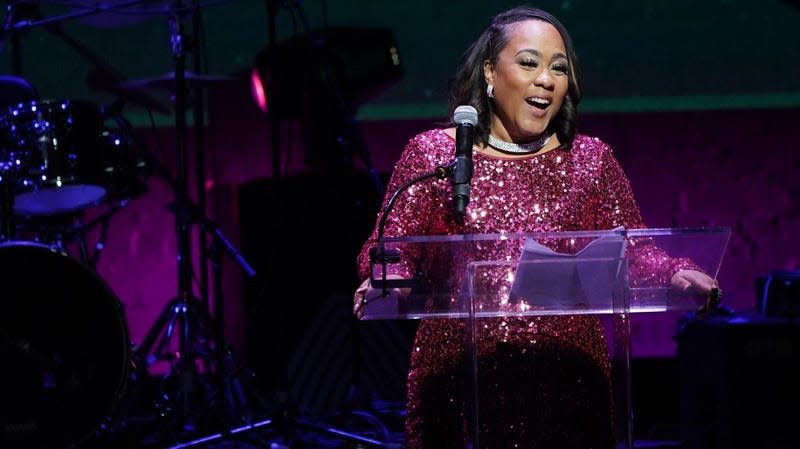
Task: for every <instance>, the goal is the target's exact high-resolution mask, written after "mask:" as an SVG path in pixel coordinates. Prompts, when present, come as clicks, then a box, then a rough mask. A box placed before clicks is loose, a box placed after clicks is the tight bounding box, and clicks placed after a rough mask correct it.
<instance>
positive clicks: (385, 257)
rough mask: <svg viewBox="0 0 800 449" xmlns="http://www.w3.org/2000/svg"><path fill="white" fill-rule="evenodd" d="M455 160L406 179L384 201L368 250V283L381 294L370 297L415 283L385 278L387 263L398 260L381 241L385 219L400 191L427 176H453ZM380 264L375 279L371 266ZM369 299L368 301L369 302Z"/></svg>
mask: <svg viewBox="0 0 800 449" xmlns="http://www.w3.org/2000/svg"><path fill="white" fill-rule="evenodd" d="M455 166H456V161H455V160H454V161H453V162H451V163H450V164H448V165H446V166H445V165H439V166H437V167H436V169H435V170H434V171H432V172H430V173H425V174H423V175H420V176H417V177H416V178H414V179H412V180H410V181H407V182H406V183H405V184H403V185H401V186H400V187H398V188H397V190H395V191H394V193H393V194H392V196H391V197H390V198H389V201H387V202H386V206H385V207H384V208H383V211H382V212H381V219H380V221H379V222H378V238H377V239H378V246H377V247H375V248H372V249H371V250H370V255H369V256H370V275H369V277H370V284H371V285H372V286H373V287H380V288H381V295H380V296H378V297H376V298H374V299H372V300H371V301H374V300H375V299H379V298H384V297H386V296H388V295H389V289H390V288H405V287H413V286H414V285H416V280H414V279H392V280H388V279H386V276H387V265H388V264H390V263H397V262H399V261H400V254H399V252H398V251H397V250H387V249H386V247H385V246H384V242H383V233H384V228H385V227H386V220H387V219H388V218H389V212H391V211H392V208H393V207H394V203H395V202H396V201H397V198H398V197H399V196H400V193H402V192H404V191H406V190H407V189H408V188H409V187H411V186H413V185H414V184H416V183H418V182H420V181H423V180H425V179H429V178H433V177H435V178H437V179H445V178H447V177H450V176H453V172H454V170H455ZM376 263H380V264H381V277H380V279H376V278H375V276H374V274H375V270H373V269H372V267H373V266H374V265H375V264H376ZM371 301H370V302H371Z"/></svg>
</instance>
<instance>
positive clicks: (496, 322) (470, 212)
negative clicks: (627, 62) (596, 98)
mask: <svg viewBox="0 0 800 449" xmlns="http://www.w3.org/2000/svg"><path fill="white" fill-rule="evenodd" d="M454 145H455V141H454V139H453V138H451V137H450V136H448V135H447V134H446V133H445V132H444V131H443V130H439V129H433V130H428V131H425V132H422V133H420V134H418V135H417V136H415V137H413V138H412V139H411V140H410V141H409V142H408V144H407V145H406V147H405V149H404V151H403V153H402V154H401V156H400V159H399V160H398V162H397V164H396V167H395V170H394V172H393V173H392V177H391V179H390V181H389V185H388V186H387V187H388V188H387V192H389V194H391V193H393V192H394V191H395V190H396V189H397V188H398V187H399V186H401V185H403V184H404V183H406V182H407V181H409V180H411V179H413V178H415V177H417V176H420V175H423V174H425V173H430V172H433V171H434V170H435V168H436V167H437V166H441V165H446V164H447V163H449V162H450V161H452V160H453V158H454ZM473 162H474V174H473V177H472V181H471V192H470V203H469V205H468V208H467V214H466V216H465V217H464V218H463V219H459V218H457V217H456V216H455V215H454V214H453V213H452V212H451V211H452V190H451V185H450V180H448V179H445V180H439V179H435V178H434V179H428V180H425V181H422V182H420V183H418V184H416V185H414V187H412V188H411V189H409V190H408V191H406V192H405V193H402V194H401V195H400V196H399V197H398V199H397V202H396V203H395V206H394V208H393V210H392V212H391V214H390V215H389V218H388V220H387V224H386V228H385V232H384V235H385V236H413V235H442V234H469V233H499V232H506V233H515V232H540V231H578V230H607V229H612V228H616V227H618V226H625V227H626V228H641V227H644V225H643V223H642V219H641V214H640V212H639V209H638V206H637V205H636V202H635V200H634V196H633V193H632V191H631V188H630V184H629V181H628V179H627V178H626V176H625V174H624V172H623V170H622V168H621V166H620V165H619V163H618V161H617V160H616V159H615V158H614V155H613V154H612V151H611V149H610V147H609V146H608V145H607V144H605V143H604V142H602V141H601V140H599V139H597V138H593V137H588V136H584V135H578V136H577V137H576V138H575V141H574V144H573V146H572V148H569V149H566V148H558V149H555V150H552V151H549V152H546V153H542V154H538V155H532V156H530V157H526V158H523V159H519V158H516V159H511V158H502V157H493V156H488V155H485V154H483V153H480V152H474V155H473ZM387 198H388V195H387ZM385 201H386V199H385V200H384V205H385ZM376 236H377V226H376V229H375V230H374V231H373V234H372V236H371V237H370V238H369V239H368V240H367V241H366V242H365V244H364V246H363V248H362V250H361V253H360V255H359V258H358V264H359V272H360V275H361V277H362V278H366V277H368V276H369V268H370V264H369V249H370V248H372V247H374V246H375V244H376ZM499 251H507V252H510V254H506V255H507V256H509V257H511V258H516V257H518V256H519V248H505V249H499ZM494 256H503V255H502V254H499V255H498V254H494ZM670 263H671V262H669V261H664V260H661V259H658V258H653V259H651V261H650V262H649V264H650V266H646V267H641V266H639V267H636V268H632V269H636V270H640V271H650V272H653V273H659V272H664V271H665V269H666V270H667V271H670V270H671V269H673V268H675V267H665V266H663V265H665V264H670ZM411 269H413V268H409V267H402V268H398V270H399V271H400V273H399V274H403V275H406V276H407V275H409V273H408V272H407V271H408V270H411ZM425 269H426V270H436V269H442V270H448V269H452V267H448V266H447V264H441V263H431V264H429V266H427V267H426V268H425ZM497 282H498V283H502V282H504V281H503V280H501V279H500V280H497ZM497 288H502V286H501V285H498V286H497ZM478 335H479V337H478V338H479V340H478V360H479V372H480V376H481V381H480V382H479V393H478V397H479V398H480V418H481V419H480V423H481V424H480V446H481V448H482V449H484V448H485V449H503V448H525V449H534V448H548V449H553V448H571V449H579V448H611V447H613V445H614V436H613V426H614V418H613V412H612V408H613V405H612V404H613V401H612V394H611V392H610V380H609V379H610V362H609V357H608V347H607V340H606V335H605V331H604V328H603V325H602V323H601V322H600V319H599V318H597V317H592V316H585V315H584V316H547V317H514V318H487V319H482V320H481V322H480V324H479V333H478ZM463 342H464V323H463V321H462V320H458V319H444V318H436V319H423V320H421V321H420V323H419V327H418V330H417V334H416V337H415V342H414V346H413V349H412V353H411V360H410V372H409V375H408V383H407V386H408V403H407V418H406V445H407V447H408V448H409V449H423V448H424V449H446V448H459V449H461V448H464V447H466V445H465V439H466V438H468V437H467V436H466V434H465V428H466V427H465V426H466V421H467V419H468V418H467V416H468V413H467V408H466V406H465V403H464V394H465V391H467V390H466V388H467V386H466V385H465V380H464V379H465V376H464V375H463V373H464V360H463V353H462V348H463V346H462V344H463Z"/></svg>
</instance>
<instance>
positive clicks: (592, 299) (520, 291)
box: [509, 228, 627, 309]
mask: <svg viewBox="0 0 800 449" xmlns="http://www.w3.org/2000/svg"><path fill="white" fill-rule="evenodd" d="M620 230H622V228H616V229H614V231H620ZM626 243H627V241H626V239H625V238H623V236H622V235H621V234H610V235H605V236H602V237H599V238H597V239H595V240H594V241H592V242H590V243H589V244H588V245H586V246H585V247H584V248H583V249H581V250H580V251H578V252H577V253H575V254H563V253H558V252H555V251H553V250H552V249H550V248H548V247H546V246H544V245H542V244H541V243H539V242H538V241H536V240H535V239H532V238H527V239H526V240H525V243H524V246H523V250H522V255H521V256H520V260H519V264H518V266H517V270H516V273H515V275H514V281H513V283H512V284H511V290H510V292H509V302H510V303H512V304H513V303H519V302H522V301H524V302H525V303H527V304H528V305H530V306H534V307H544V308H551V307H555V308H558V309H570V308H575V309H585V308H589V309H592V308H606V307H609V306H610V305H611V303H612V296H613V289H614V286H615V285H616V283H617V282H619V279H620V274H621V272H620V270H621V269H622V262H623V256H624V254H625V246H626Z"/></svg>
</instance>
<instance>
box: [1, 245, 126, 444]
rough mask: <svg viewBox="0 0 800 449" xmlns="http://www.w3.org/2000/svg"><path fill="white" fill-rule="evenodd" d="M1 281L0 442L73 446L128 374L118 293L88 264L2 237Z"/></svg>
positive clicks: (106, 410) (98, 421)
mask: <svg viewBox="0 0 800 449" xmlns="http://www.w3.org/2000/svg"><path fill="white" fill-rule="evenodd" d="M0 285H2V292H3V293H2V296H1V297H2V305H3V312H2V313H0V360H2V367H3V368H2V370H0V398H2V400H1V401H0V421H1V422H2V425H1V426H0V447H3V448H15V449H41V448H53V449H58V448H67V447H70V448H71V447H75V445H76V444H77V443H79V442H83V441H85V440H87V439H88V438H89V437H91V436H92V435H94V434H95V433H96V432H97V431H98V430H99V428H100V427H101V425H102V424H103V423H104V422H105V421H107V418H109V417H110V416H111V415H112V413H113V411H114V410H116V409H117V405H118V403H119V402H120V400H121V397H122V395H123V393H124V391H125V389H126V386H127V383H128V376H129V374H130V367H131V348H130V342H129V336H128V330H127V326H126V322H125V319H124V314H123V310H122V306H121V304H120V301H119V300H118V299H117V297H116V296H115V295H114V294H113V293H112V291H111V289H110V288H109V287H108V285H107V284H106V283H105V282H104V281H103V280H102V279H101V278H100V277H99V275H98V274H97V273H96V272H95V271H93V270H91V269H89V268H88V267H87V266H86V265H85V264H82V263H80V262H78V261H77V260H75V259H72V258H70V257H69V256H67V255H66V254H64V253H63V252H61V251H60V250H58V249H57V248H54V247H49V246H46V245H42V244H39V243H34V242H24V241H7V242H4V243H0Z"/></svg>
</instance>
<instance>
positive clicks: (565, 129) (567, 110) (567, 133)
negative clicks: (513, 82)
mask: <svg viewBox="0 0 800 449" xmlns="http://www.w3.org/2000/svg"><path fill="white" fill-rule="evenodd" d="M525 20H541V21H543V22H547V23H549V24H551V25H553V26H554V27H555V28H556V30H558V33H559V34H560V35H561V39H562V40H563V41H564V47H565V48H566V51H567V59H568V63H569V88H568V89H567V94H566V97H565V98H564V104H563V105H562V106H561V110H559V111H558V114H556V116H555V117H553V120H552V122H550V125H549V126H548V130H549V131H550V132H555V133H556V135H557V136H558V140H559V141H560V142H561V144H562V145H565V146H568V147H569V146H571V145H572V141H573V139H574V138H575V133H576V127H577V126H576V121H577V115H578V103H579V102H580V101H581V73H580V67H579V66H578V58H577V54H576V53H575V47H574V46H573V45H572V38H571V37H570V35H569V32H568V31H567V29H566V28H565V27H564V25H563V24H562V23H561V22H560V21H559V20H558V19H556V18H555V17H554V16H553V15H551V14H550V13H548V12H546V11H543V10H541V9H537V8H533V7H529V6H518V7H516V8H512V9H509V10H507V11H505V12H502V13H500V14H498V15H496V16H494V17H493V18H492V20H491V22H490V23H489V25H488V26H487V27H486V29H484V30H483V32H481V34H480V35H479V36H478V38H477V39H476V40H475V42H473V43H472V45H470V46H469V48H468V49H467V51H466V52H464V54H463V55H462V56H461V60H460V61H459V64H458V68H457V69H456V74H455V79H454V80H453V83H452V85H451V88H450V105H449V114H450V116H452V114H453V111H455V108H456V107H458V106H459V105H462V104H469V105H472V106H474V107H475V109H477V111H478V125H477V126H476V128H475V131H476V132H475V142H476V143H482V144H485V143H486V141H487V139H488V138H489V120H490V115H491V112H492V109H493V108H494V105H493V103H492V102H491V101H489V97H488V95H487V94H486V80H485V79H484V74H483V63H484V61H486V60H489V61H491V63H492V64H496V63H497V55H498V54H499V53H500V51H501V50H503V48H505V46H506V45H508V41H509V37H508V30H509V26H510V25H512V24H514V23H518V22H522V21H525Z"/></svg>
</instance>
